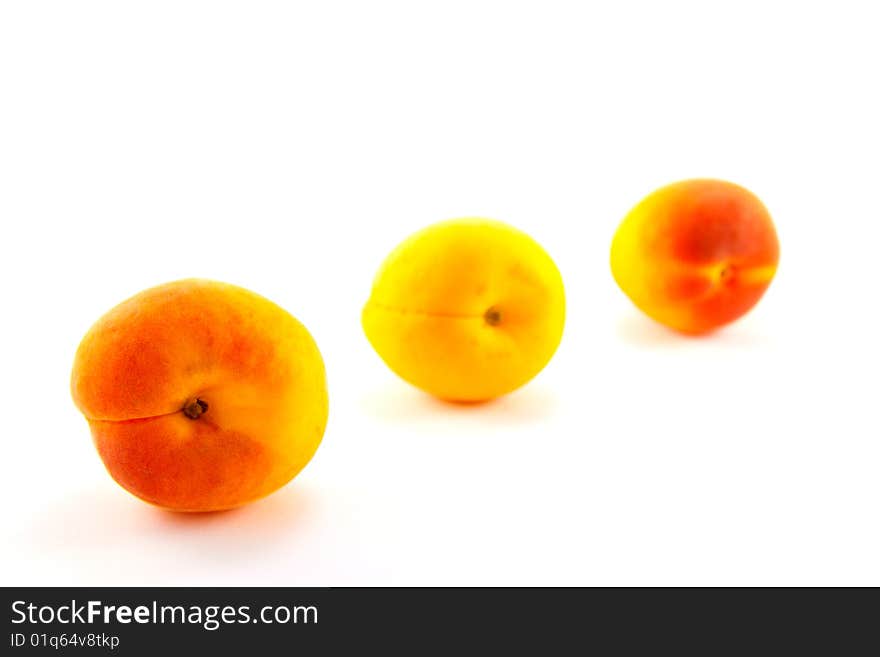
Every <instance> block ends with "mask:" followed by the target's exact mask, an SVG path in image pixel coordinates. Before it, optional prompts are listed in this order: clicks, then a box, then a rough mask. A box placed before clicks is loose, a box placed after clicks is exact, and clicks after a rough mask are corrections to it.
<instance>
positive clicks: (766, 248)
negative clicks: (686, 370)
mask: <svg viewBox="0 0 880 657" xmlns="http://www.w3.org/2000/svg"><path fill="white" fill-rule="evenodd" d="M778 262H779V240H778V239H777V236H776V229H775V228H774V226H773V221H772V220H771V218H770V214H769V213H768V212H767V208H765V207H764V204H763V203H761V201H760V200H759V199H758V197H757V196H755V195H754V194H752V193H751V192H750V191H748V190H747V189H745V188H743V187H740V186H739V185H735V184H733V183H730V182H725V181H723V180H709V179H696V180H685V181H682V182H677V183H673V184H672V185H668V186H666V187H662V188H660V189H658V190H657V191H655V192H653V193H652V194H649V195H648V196H647V197H645V198H644V199H643V200H642V201H641V202H640V203H639V204H638V205H637V206H636V207H635V208H633V209H632V210H631V211H630V213H629V214H628V215H627V216H626V217H625V218H624V220H623V222H622V223H621V224H620V227H619V228H618V229H617V233H616V234H615V236H614V241H613V242H612V245H611V271H612V273H613V274H614V278H615V280H616V281H617V284H618V285H619V286H620V288H621V289H622V290H623V291H624V292H625V293H626V295H627V296H628V297H629V298H630V299H631V300H632V302H633V303H634V304H635V305H636V306H637V307H638V308H640V309H641V310H642V311H644V312H645V313H646V314H647V315H648V316H649V317H652V318H653V319H655V320H657V321H658V322H660V323H662V324H665V325H666V326H669V327H671V328H673V329H676V330H678V331H681V332H683V333H694V334H696V333H705V332H708V331H711V330H713V329H716V328H718V327H719V326H723V325H724V324H727V323H729V322H732V321H733V320H735V319H737V318H738V317H740V316H742V315H743V314H745V313H746V312H748V311H749V310H750V309H751V308H752V307H753V306H754V305H755V304H756V303H758V300H759V299H760V298H761V296H762V295H763V294H764V291H765V290H766V289H767V287H768V286H769V285H770V281H771V280H772V279H773V276H774V274H775V273H776V267H777V264H778Z"/></svg>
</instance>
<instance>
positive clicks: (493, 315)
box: [483, 306, 501, 326]
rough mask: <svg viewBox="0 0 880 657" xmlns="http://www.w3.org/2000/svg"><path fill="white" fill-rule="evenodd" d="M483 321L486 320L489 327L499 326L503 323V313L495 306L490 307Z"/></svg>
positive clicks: (484, 314)
mask: <svg viewBox="0 0 880 657" xmlns="http://www.w3.org/2000/svg"><path fill="white" fill-rule="evenodd" d="M483 319H484V320H486V323H487V324H488V325H489V326H498V325H499V324H500V323H501V311H500V310H498V308H496V307H495V306H490V307H489V309H488V310H486V312H485V313H483Z"/></svg>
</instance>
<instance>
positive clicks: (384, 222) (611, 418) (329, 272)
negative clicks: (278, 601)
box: [0, 0, 880, 585]
mask: <svg viewBox="0 0 880 657" xmlns="http://www.w3.org/2000/svg"><path fill="white" fill-rule="evenodd" d="M872 10H876V3H872V2H867V1H866V2H863V3H856V2H834V3H829V2H823V3H810V2H790V3H788V2H766V1H762V2H743V1H740V2H731V3H719V2H662V3H654V2H610V1H609V2H570V3H566V2H549V1H546V0H543V1H541V2H530V3H525V2H485V1H478V0H467V1H465V2H455V1H451V0H444V1H443V2H435V3H426V2H394V3H391V2H348V3H343V2H329V1H321V2H318V1H316V2H297V3H293V2H282V3H269V2H240V3H229V2H204V3H194V2H180V1H178V0H175V1H173V2H149V3H123V2H76V3H73V2H57V3H48V2H40V3H36V2H13V1H10V2H4V3H2V5H0V222H2V233H0V235H2V237H0V240H2V241H0V268H2V269H0V281H2V308H3V318H2V325H0V331H2V336H0V362H2V370H0V400H2V420H0V432H2V433H0V435H2V456H0V468H2V472H0V499H2V505H3V512H2V528H0V579H2V583H3V584H7V585H9V584H28V585H34V584H86V585H99V584H153V585H223V584H235V585H245V584H253V585H265V584H273V585H344V584H355V585H362V584H379V585H384V584H404V585H410V584H417V585H427V584H440V585H445V584H470V585H488V584H501V585H532V584H560V585H574V584H579V585H659V584H676V585H709V584H714V585H721V584H726V585H746V584H762V585H783V584H817V585H825V584H829V585H830V584H835V585H857V584H873V585H880V559H878V558H877V557H878V554H880V528H878V503H880V476H878V466H880V445H878V438H880V432H878V429H877V426H878V403H877V399H878V397H877V391H878V379H877V371H878V347H877V339H878V335H880V326H878V313H877V305H878V280H880V269H878V265H877V263H878V260H877V253H878V244H880V228H878V226H880V212H878V203H877V201H878V191H880V156H878V153H880V127H878V124H880V121H878V119H880V98H878V86H880V85H878V78H877V65H878V62H880V41H878V39H877V21H876V19H875V18H874V16H872V13H871V12H872ZM692 176H716V177H723V178H728V179H731V180H734V181H736V182H739V183H741V184H743V185H745V186H747V187H749V188H751V189H752V190H753V191H754V192H755V193H757V194H758V195H759V196H760V197H761V198H762V199H763V200H764V201H765V203H766V204H767V206H768V207H769V208H770V210H771V213H772V214H773V215H774V217H775V220H776V222H777V228H778V230H779V234H780V240H781V245H782V262H781V267H780V270H779V274H778V276H777V279H776V281H775V282H774V284H773V285H772V287H771V289H770V291H769V292H768V294H767V295H766V296H765V298H764V299H763V301H762V302H761V303H760V305H759V306H758V307H757V308H756V309H755V310H754V311H753V312H752V313H751V314H750V315H749V316H747V317H746V318H745V319H743V320H742V321H740V322H738V323H736V324H735V325H732V326H730V327H729V328H727V329H726V330H723V331H722V332H720V333H718V334H716V335H713V336H711V337H708V338H703V339H689V338H684V337H679V336H677V335H675V334H672V333H669V332H667V331H666V330H664V329H663V328H661V327H659V326H657V325H654V324H652V323H651V322H650V321H649V320H647V319H646V318H643V317H642V316H641V315H640V314H639V313H638V311H636V310H635V308H633V307H632V306H631V304H630V303H629V301H628V300H627V299H626V298H625V297H624V296H623V294H622V293H621V292H620V291H619V290H618V289H617V288H616V286H615V284H614V282H613V280H612V278H611V275H610V271H609V266H608V250H609V246H610V241H611V237H612V235H613V232H614V229H615V228H616V225H617V223H618V222H619V220H620V219H621V217H622V216H623V215H624V214H625V213H626V212H627V210H628V209H629V208H630V207H631V206H632V205H634V204H635V203H636V202H637V201H638V200H639V199H640V198H641V197H642V196H643V195H644V194H646V193H648V192H650V191H651V190H652V189H654V188H655V187H658V186H660V185H662V184H665V183H668V182H671V181H674V180H677V179H680V178H686V177H692ZM462 215H482V216H489V217H494V218H497V219H501V220H504V221H507V222H509V223H512V224H514V225H516V226H518V227H520V228H522V229H524V230H526V231H527V232H529V233H531V234H532V235H533V236H534V237H535V238H536V239H537V240H538V241H539V242H541V243H542V244H543V245H544V246H545V248H546V249H547V250H548V251H549V252H550V254H551V255H552V256H553V257H554V258H555V260H556V262H557V263H558V265H559V268H560V270H561V271H562V273H563V276H564V279H565V283H566V289H567V297H568V308H569V315H568V322H567V325H566V333H565V337H564V340H563V343H562V346H561V348H560V350H559V351H558V353H557V355H556V357H555V359H554V360H553V361H552V362H551V364H550V365H549V366H548V367H547V369H546V370H545V371H544V372H543V373H542V374H541V375H540V376H539V377H538V378H537V379H535V380H534V381H533V382H532V384H530V385H529V386H527V387H526V388H524V389H522V390H521V391H519V392H517V393H515V394H512V395H510V396H508V397H507V398H504V399H502V400H500V401H498V402H496V403H491V404H487V405H484V406H477V407H457V406H450V405H446V404H442V403H439V402H436V401H433V400H432V399H430V398H428V397H426V396H424V395H422V394H421V393H420V392H418V391H416V390H414V389H411V388H409V387H408V386H407V385H406V384H404V383H402V382H400V381H399V380H397V379H396V378H395V376H394V375H393V374H392V373H391V372H390V371H388V370H387V369H386V368H385V366H384V365H383V364H382V362H381V361H380V360H379V358H378V357H377V356H376V355H375V354H374V353H373V352H372V350H371V348H370V346H369V344H368V343H367V341H366V339H365V338H364V337H363V335H362V332H361V328H360V310H361V306H362V304H363V302H364V301H365V300H366V297H367V295H368V293H369V288H370V281H371V278H372V276H373V273H374V272H375V270H376V269H377V267H378V266H379V264H380V262H381V261H382V259H383V258H384V256H385V255H386V254H387V252H388V251H389V250H390V249H391V248H392V247H393V246H394V245H395V244H396V243H398V242H399V241H400V240H402V239H403V238H404V237H405V236H406V235H408V234H409V233H411V232H412V231H414V230H416V229H418V228H420V227H422V226H424V225H426V224H428V223H432V222H434V221H437V220H441V219H445V218H449V217H456V216H462ZM188 276H202V277H209V278H216V279H221V280H225V281H229V282H233V283H237V284H239V285H243V286H245V287H248V288H251V289H253V290H255V291H257V292H259V293H261V294H263V295H265V296H267V297H269V298H270V299H273V300H274V301H276V302H278V303H279V304H281V305H282V306H284V307H286V308H287V309H288V310H290V311H291V312H292V313H293V314H294V315H296V316H297V317H298V318H299V319H300V320H302V321H303V322H304V323H305V324H306V326H307V327H308V328H309V330H310V331H311V332H312V334H313V335H314V336H315V338H316V340H317V341H318V344H319V346H320V348H321V350H322V352H323V354H324V357H325V359H326V364H327V368H328V376H329V382H330V393H331V418H330V422H329V425H328V427H327V432H326V434H325V437H324V443H323V445H322V446H321V448H320V449H319V451H318V454H317V455H316V457H315V459H314V460H313V461H312V463H311V464H310V465H309V466H308V467H307V468H306V470H305V471H304V472H303V473H302V474H301V475H300V476H299V477H298V478H297V479H296V480H295V481H294V482H293V483H292V484H291V485H289V486H287V487H286V488H284V489H282V490H281V491H280V492H278V493H276V494H275V495H273V496H271V497H269V498H267V499H265V500H264V501H261V502H259V503H256V504H253V505H251V506H249V507H247V508H244V509H241V510H238V511H233V512H229V513H222V514H211V515H206V516H185V515H176V514H170V513H167V512H163V511H160V510H157V509H154V508H152V507H150V506H148V505H146V504H144V503H142V502H140V501H138V500H137V499H135V498H133V497H131V496H130V495H128V494H127V493H125V492H124V491H123V490H122V489H121V488H119V487H118V486H117V485H116V484H115V483H113V482H112V480H111V479H110V478H109V476H108V475H107V474H106V473H105V471H104V469H103V467H102V465H101V462H100V460H99V458H98V456H97V455H96V453H95V451H94V449H93V447H92V445H91V442H90V436H89V432H88V427H87V425H86V422H85V420H83V418H82V417H81V416H80V415H79V414H78V412H77V410H76V409H75V408H74V406H73V403H72V402H71V400H70V396H69V391H68V379H69V372H70V366H71V362H72V358H73V354H74V350H75V349H76V346H77V344H78V342H79V339H80V338H81V337H82V335H83V334H84V333H85V331H86V329H87V328H88V327H89V326H90V325H91V323H92V322H93V321H94V320H95V319H97V318H98V317H99V316H100V315H101V314H102V313H103V312H104V311H106V310H108V309H109V308H110V307H111V306H112V305H114V304H115V303H117V302H119V301H121V300H122V299H124V298H126V297H128V296H130V295H132V294H134V293H136V292H138V291H139V290H141V289H143V288H146V287H149V286H152V285H155V284H158V283H161V282H165V281H168V280H173V279H176V278H182V277H188Z"/></svg>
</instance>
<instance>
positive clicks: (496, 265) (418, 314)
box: [362, 218, 565, 402]
mask: <svg viewBox="0 0 880 657" xmlns="http://www.w3.org/2000/svg"><path fill="white" fill-rule="evenodd" d="M362 323H363V327H364V332H365V333H366V335H367V339H368V340H369V341H370V343H371V344H372V345H373V348H374V349H375V350H376V352H377V353H378V354H379V356H381V357H382V359H383V360H384V361H385V363H386V364H387V365H388V367H390V368H391V369H392V370H393V371H394V372H395V373H397V374H398V375H399V376H400V377H401V378H403V379H404V380H406V381H408V382H409V383H411V384H413V385H415V386H417V387H419V388H421V389H422V390H424V391H426V392H428V393H430V394H432V395H435V396H437V397H440V398H441V399H446V400H450V401H461V402H475V401H484V400H488V399H492V398H494V397H498V396H500V395H504V394H506V393H508V392H511V391H512V390H515V389H516V388H519V387H520V386H522V385H523V384H525V383H526V382H527V381H529V380H530V379H532V378H533V377H534V376H535V375H536V374H537V373H538V372H540V371H541V370H542V369H543V368H544V366H545V365H546V364H547V363H548V362H549V361H550V358H551V357H552V356H553V354H554V353H555V351H556V348H557V347H558V346H559V342H560V340H561V338H562V329H563V325H564V323H565V293H564V290H563V285H562V277H561V276H560V274H559V270H558V269H557V268H556V265H555V264H554V263H553V260H551V258H550V256H549V255H547V253H546V252H545V251H544V249H542V248H541V246H540V245H539V244H538V243H537V242H535V241H534V240H533V239H532V238H531V237H529V236H528V235H526V234H525V233H523V232H521V231H519V230H517V229H515V228H513V227H511V226H508V225H506V224H503V223H501V222H498V221H492V220H489V219H479V218H467V219H453V220H450V221H444V222H441V223H438V224H434V225H432V226H429V227H427V228H425V229H423V230H421V231H419V232H417V233H415V234H414V235H412V236H411V237H409V238H408V239H407V240H406V241H404V242H403V243H402V244H400V245H399V246H398V247H397V248H396V249H395V250H394V251H393V252H392V253H391V254H390V255H389V256H388V258H387V259H386V260H385V262H384V263H383V265H382V267H381V268H380V270H379V272H378V274H377V275H376V278H375V281H374V283H373V290H372V293H371V295H370V299H369V301H368V302H367V304H366V306H365V307H364V310H363V314H362Z"/></svg>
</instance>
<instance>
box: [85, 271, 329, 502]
mask: <svg viewBox="0 0 880 657" xmlns="http://www.w3.org/2000/svg"><path fill="white" fill-rule="evenodd" d="M71 391H72V394H73V399H74V402H75V403H76V405H77V407H78V408H79V409H80V411H82V413H83V415H85V416H86V419H87V420H88V422H89V426H90V427H91V431H92V437H93V439H94V443H95V446H96V447H97V449H98V453H99V454H100V456H101V459H102V460H103V461H104V465H105V466H106V467H107V470H108V471H109V472H110V475H111V476H112V477H113V478H114V479H115V480H116V481H117V482H118V483H119V484H120V485H121V486H122V487H123V488H125V489H126V490H128V491H129V492H131V493H133V494H135V495H136V496H138V497H140V498H141V499H143V500H146V501H147V502H150V503H152V504H155V505H158V506H160V507H164V508H167V509H173V510H176V511H217V510H221V509H229V508H232V507H236V506H240V505H242V504H246V503H248V502H251V501H253V500H256V499H258V498H260V497H263V496H264V495H268V494H269V493H271V492H273V491H274V490H276V489H278V488H280V487H281V486H283V485H284V484H286V483H287V482H288V481H290V480H291V479H292V478H293V477H294V476H295V475H296V474H297V473H298V472H299V471H300V470H301V469H302V468H303V467H304V466H305V465H306V463H308V462H309V460H310V459H311V458H312V455H313V454H314V453H315V450H316V449H317V448H318V444H319V443H320V442H321V438H322V436H323V434H324V427H325V425H326V422H327V388H326V383H325V376H324V364H323V361H322V359H321V355H320V353H319V352H318V348H317V346H316V345H315V342H314V341H313V340H312V337H311V336H310V335H309V333H308V331H306V329H305V328H304V327H303V326H302V324H300V323H299V322H298V321H297V320H296V319H294V318H293V317H292V316H291V315H290V314H288V313H287V312H286V311H285V310H283V309H282V308H280V307H278V306H277V305H275V304H274V303H272V302H271V301H268V300H267V299H264V298H263V297H261V296H259V295H257V294H254V293H253V292H250V291H248V290H245V289H242V288H239V287H235V286H233V285H228V284H225V283H218V282H214V281H206V280H198V279H191V280H184V281H177V282H174V283H168V284H166V285H160V286H159V287H154V288H152V289H149V290H146V291H144V292H141V293H140V294H137V295H135V296H133V297H132V298H130V299H128V300H127V301H124V302H122V303H121V304H119V305H118V306H116V307H115V308H113V309H112V310H110V311H109V312H108V313H107V314H106V315H104V316H103V317H102V318H101V319H99V320H98V322H97V323H96V324H95V325H94V326H92V328H91V329H90V330H89V331H88V333H87V334H86V336H85V337H84V338H83V340H82V343H81V344H80V345H79V349H78V350H77V352H76V358H75V360H74V365H73V374H72V376H71Z"/></svg>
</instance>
